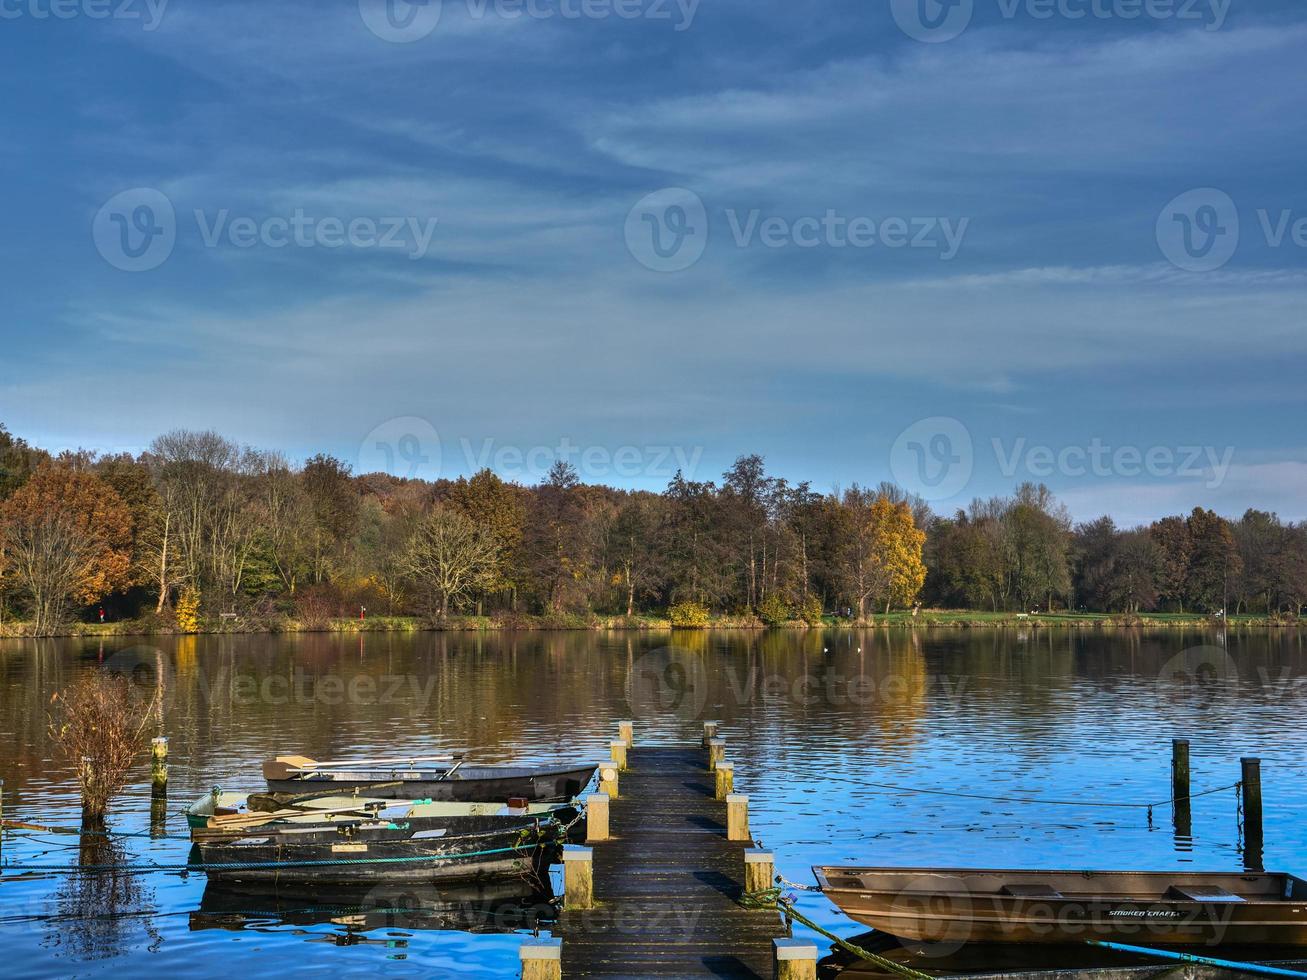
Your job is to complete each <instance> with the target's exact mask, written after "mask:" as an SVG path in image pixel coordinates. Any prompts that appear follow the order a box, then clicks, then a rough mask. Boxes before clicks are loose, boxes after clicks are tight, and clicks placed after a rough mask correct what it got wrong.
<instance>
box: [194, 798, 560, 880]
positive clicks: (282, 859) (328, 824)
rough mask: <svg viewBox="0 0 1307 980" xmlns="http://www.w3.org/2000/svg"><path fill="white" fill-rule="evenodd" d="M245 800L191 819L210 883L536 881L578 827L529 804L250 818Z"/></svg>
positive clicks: (287, 812) (354, 801) (368, 806)
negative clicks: (518, 878) (514, 878)
mask: <svg viewBox="0 0 1307 980" xmlns="http://www.w3.org/2000/svg"><path fill="white" fill-rule="evenodd" d="M248 799H249V798H242V797H239V796H238V795H237V794H223V793H221V792H219V793H210V794H207V795H206V796H205V797H203V798H201V799H200V800H197V801H195V803H193V804H192V805H191V807H190V808H189V809H188V811H187V819H188V822H190V823H191V824H192V829H191V841H192V843H193V844H194V848H193V850H192V862H191V863H192V865H193V866H194V867H195V868H196V870H202V871H204V872H206V873H207V874H208V876H209V879H210V880H211V881H221V882H226V883H233V884H246V883H269V882H271V883H290V882H296V881H298V882H307V883H312V884H315V885H323V886H351V885H366V884H375V883H377V882H380V881H388V882H415V883H432V882H441V883H453V882H480V881H492V880H496V879H502V878H512V877H520V878H523V879H525V880H530V881H538V880H539V879H540V878H541V877H543V874H544V871H545V869H546V868H547V867H548V865H549V863H550V862H551V861H552V860H553V858H554V857H555V856H556V853H557V849H558V847H559V846H561V844H562V843H563V842H564V841H565V840H566V839H567V834H568V827H569V825H575V824H577V823H579V820H578V816H579V815H578V812H577V810H576V809H575V808H574V807H572V806H570V805H559V804H543V803H534V804H532V803H526V802H525V801H513V802H514V803H520V804H521V805H515V806H505V805H504V804H501V803H437V802H431V801H426V800H423V801H417V802H412V801H396V800H382V799H369V798H363V797H334V798H333V797H322V798H317V799H314V800H312V801H306V803H304V804H300V805H295V806H289V807H286V808H282V809H274V810H271V811H267V810H258V809H251V808H250V807H249V806H248ZM206 811H207V812H208V813H209V814H210V815H209V816H206V815H205V814H206ZM201 821H203V825H202V826H197V824H199V823H200V822H201Z"/></svg>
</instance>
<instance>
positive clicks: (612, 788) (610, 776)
mask: <svg viewBox="0 0 1307 980" xmlns="http://www.w3.org/2000/svg"><path fill="white" fill-rule="evenodd" d="M599 792H601V793H605V794H607V796H608V798H609V799H610V800H615V799H617V797H618V792H617V767H616V766H615V765H613V764H612V763H611V762H605V763H604V764H603V765H601V766H600V767H599Z"/></svg>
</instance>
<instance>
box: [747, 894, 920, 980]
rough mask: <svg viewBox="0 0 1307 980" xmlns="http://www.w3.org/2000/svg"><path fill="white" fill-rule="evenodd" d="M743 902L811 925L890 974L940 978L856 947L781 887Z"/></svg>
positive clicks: (748, 897)
mask: <svg viewBox="0 0 1307 980" xmlns="http://www.w3.org/2000/svg"><path fill="white" fill-rule="evenodd" d="M739 904H740V906H741V907H742V908H746V909H750V910H756V911H777V912H780V913H781V915H783V916H785V917H786V918H787V919H792V920H794V921H795V922H798V923H799V924H800V925H805V926H807V927H808V928H809V929H811V930H812V931H813V932H815V933H818V934H819V935H821V936H824V937H825V938H827V939H829V940H830V941H831V942H833V943H834V944H835V945H836V946H839V947H840V948H841V949H843V950H845V951H846V952H849V953H852V954H853V955H854V956H857V957H858V958H859V959H863V960H866V961H867V962H868V963H873V964H875V965H876V966H878V967H880V968H881V969H882V970H888V971H889V972H890V973H896V974H898V975H899V976H901V977H911V978H912V980H938V978H937V977H934V976H932V975H931V974H929V973H923V972H922V971H921V970H916V969H913V968H912V967H910V966H905V965H903V964H902V963H895V962H894V961H893V960H891V959H889V958H887V957H884V956H879V955H877V954H876V953H873V952H871V951H870V950H866V949H863V948H862V947H861V946H855V945H854V944H853V943H851V942H849V941H848V940H847V939H842V938H840V937H839V936H837V935H835V933H833V932H831V931H830V930H828V929H823V928H822V927H821V926H819V925H817V923H815V922H813V921H812V920H811V919H809V918H808V917H807V916H806V915H804V914H803V913H802V912H800V911H799V910H798V909H796V908H795V907H794V902H793V900H791V899H789V898H786V897H785V895H784V893H783V892H782V890H781V889H780V888H767V889H765V890H763V891H760V892H749V893H748V894H745V895H742V896H740V900H739Z"/></svg>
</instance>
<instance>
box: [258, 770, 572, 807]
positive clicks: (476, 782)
mask: <svg viewBox="0 0 1307 980" xmlns="http://www.w3.org/2000/svg"><path fill="white" fill-rule="evenodd" d="M594 772H595V766H593V765H589V766H581V767H573V768H567V769H530V770H528V769H523V768H522V767H517V766H504V767H496V766H476V767H469V768H468V769H467V770H465V771H455V772H454V774H453V775H452V776H450V777H449V778H446V779H442V778H440V776H441V773H440V772H438V771H435V772H433V771H431V770H407V769H393V770H392V769H377V770H369V771H367V772H355V771H350V770H340V769H324V770H319V771H315V772H312V773H306V774H304V775H302V776H296V777H292V778H289V779H269V780H268V781H267V782H268V792H269V793H270V794H273V795H274V796H277V797H284V798H291V797H296V796H302V795H304V794H306V793H314V792H318V791H321V792H324V793H346V794H347V793H353V792H360V793H363V794H364V795H366V796H370V797H374V798H377V799H387V800H414V799H428V800H434V801H435V802H437V803H480V802H484V801H487V800H501V801H502V800H508V799H513V798H515V797H516V798H519V799H524V800H528V801H530V802H532V803H564V802H567V801H569V800H572V799H574V798H575V797H577V796H578V795H580V793H581V790H582V789H584V788H585V786H586V784H587V783H589V782H590V780H591V778H592V777H593V776H594Z"/></svg>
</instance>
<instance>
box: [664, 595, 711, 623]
mask: <svg viewBox="0 0 1307 980" xmlns="http://www.w3.org/2000/svg"><path fill="white" fill-rule="evenodd" d="M708 615H709V614H708V607H707V606H705V605H703V604H702V603H699V602H678V603H677V604H676V605H674V606H672V608H671V609H669V610H667V618H668V619H670V620H671V621H672V626H673V627H674V628H676V629H688V630H702V629H707V628H708Z"/></svg>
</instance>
